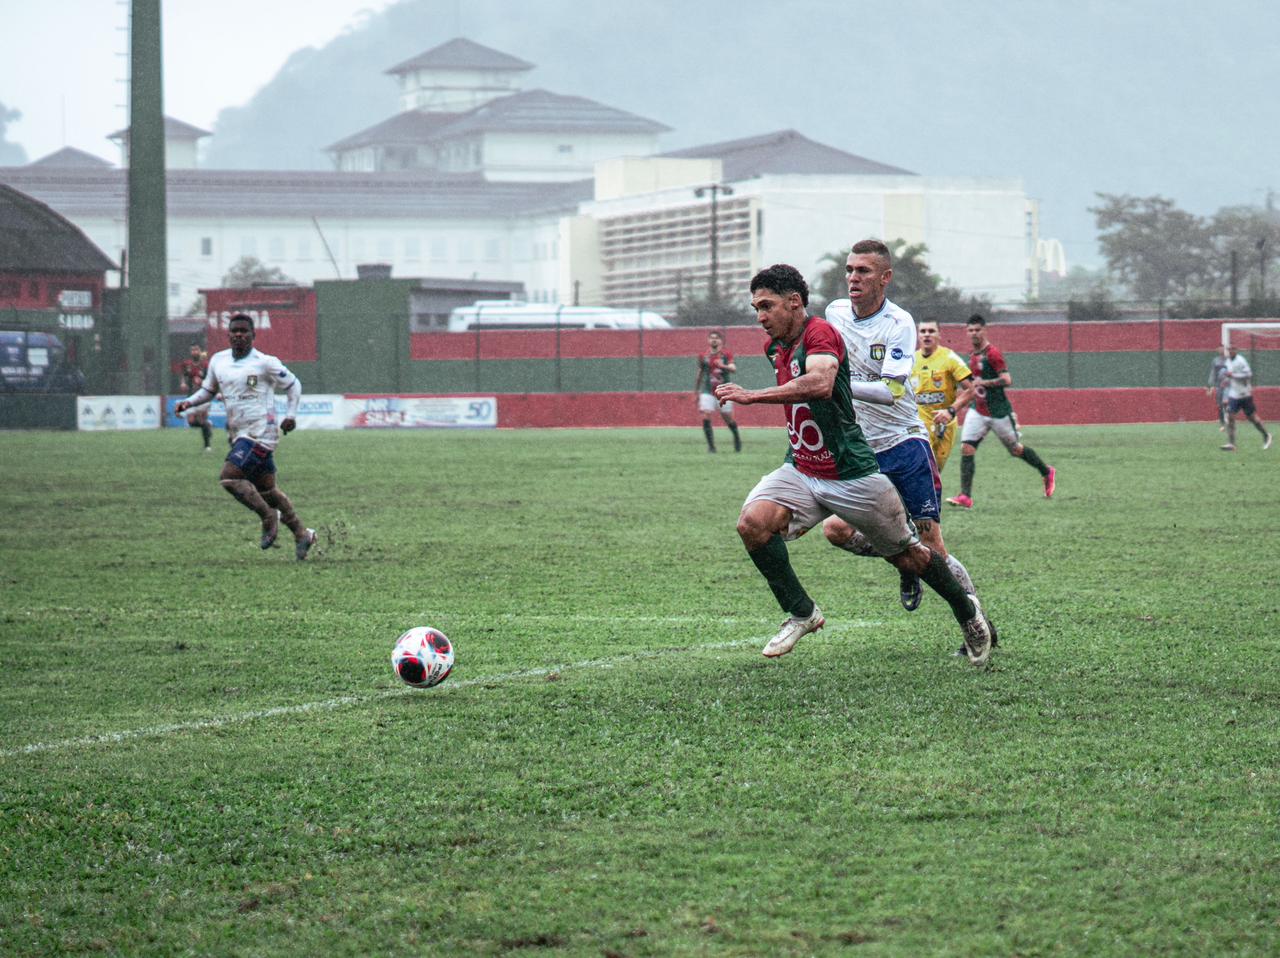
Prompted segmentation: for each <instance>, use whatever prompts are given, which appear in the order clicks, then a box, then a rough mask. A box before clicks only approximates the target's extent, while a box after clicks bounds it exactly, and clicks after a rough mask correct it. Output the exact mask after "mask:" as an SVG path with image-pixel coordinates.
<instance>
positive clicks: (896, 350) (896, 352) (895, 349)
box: [880, 346, 902, 359]
mask: <svg viewBox="0 0 1280 958" xmlns="http://www.w3.org/2000/svg"><path fill="white" fill-rule="evenodd" d="M880 354H881V355H882V356H883V355H884V347H883V346H881V347H880ZM889 355H890V356H892V357H893V358H894V359H901V358H902V350H901V349H900V348H899V347H897V346H894V347H893V351H892V352H890V353H889Z"/></svg>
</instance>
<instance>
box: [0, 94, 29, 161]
mask: <svg viewBox="0 0 1280 958" xmlns="http://www.w3.org/2000/svg"><path fill="white" fill-rule="evenodd" d="M21 119H22V111H21V110H10V109H9V108H8V107H6V106H5V105H4V104H3V103H0V166H22V165H23V164H24V163H26V162H27V151H26V150H24V149H23V148H22V146H21V145H20V144H17V143H9V142H7V141H6V140H5V130H6V128H7V127H8V126H9V124H10V123H12V122H13V121H14V120H21Z"/></svg>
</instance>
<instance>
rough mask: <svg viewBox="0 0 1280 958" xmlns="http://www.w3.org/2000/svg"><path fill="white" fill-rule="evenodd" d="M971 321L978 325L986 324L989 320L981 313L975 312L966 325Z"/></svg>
mask: <svg viewBox="0 0 1280 958" xmlns="http://www.w3.org/2000/svg"><path fill="white" fill-rule="evenodd" d="M969 323H973V324H975V325H978V326H985V325H987V320H986V318H985V317H984V316H983V315H982V314H981V313H974V314H973V315H972V316H970V317H969V320H968V323H966V324H965V325H968V324H969Z"/></svg>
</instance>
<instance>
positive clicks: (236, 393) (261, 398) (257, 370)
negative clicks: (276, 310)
mask: <svg viewBox="0 0 1280 958" xmlns="http://www.w3.org/2000/svg"><path fill="white" fill-rule="evenodd" d="M277 389H283V390H286V391H287V392H288V401H289V405H288V408H287V409H286V411H285V414H284V416H283V417H282V418H284V419H290V418H293V417H294V416H296V415H297V412H298V401H299V400H300V399H301V398H302V383H300V382H299V381H298V377H297V376H295V375H294V374H293V373H291V372H290V371H289V370H288V368H287V367H286V366H285V364H284V363H282V362H281V361H280V360H279V359H277V358H276V357H275V356H269V355H267V354H266V353H260V352H258V351H257V350H256V349H250V350H249V352H248V353H247V354H246V355H245V356H243V357H242V358H240V359H236V358H235V356H233V355H232V353H231V350H229V349H224V350H222V351H221V352H217V353H214V354H213V356H211V357H210V359H209V371H208V373H207V374H206V375H205V378H204V383H203V384H202V385H201V387H200V389H198V390H196V392H195V394H194V395H193V396H192V397H191V399H192V401H193V402H198V401H200V400H201V399H202V398H203V394H205V393H208V395H209V398H212V397H213V395H215V394H217V393H222V401H223V402H224V403H226V406H227V431H228V432H229V433H231V441H232V442H235V441H236V440H237V439H252V440H253V441H254V442H255V443H257V444H258V445H261V446H266V447H267V448H268V449H274V448H275V447H276V445H277V444H278V443H279V442H280V426H279V424H278V420H277V416H276V396H275V393H276V390H277ZM206 401H207V400H206Z"/></svg>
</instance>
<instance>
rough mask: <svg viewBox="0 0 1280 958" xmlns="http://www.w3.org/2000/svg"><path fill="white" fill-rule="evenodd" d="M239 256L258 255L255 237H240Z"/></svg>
mask: <svg viewBox="0 0 1280 958" xmlns="http://www.w3.org/2000/svg"><path fill="white" fill-rule="evenodd" d="M240 255H241V256H257V255H258V238H257V237H256V236H242V237H240Z"/></svg>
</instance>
